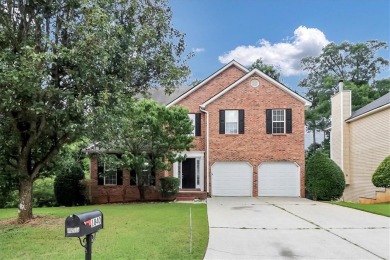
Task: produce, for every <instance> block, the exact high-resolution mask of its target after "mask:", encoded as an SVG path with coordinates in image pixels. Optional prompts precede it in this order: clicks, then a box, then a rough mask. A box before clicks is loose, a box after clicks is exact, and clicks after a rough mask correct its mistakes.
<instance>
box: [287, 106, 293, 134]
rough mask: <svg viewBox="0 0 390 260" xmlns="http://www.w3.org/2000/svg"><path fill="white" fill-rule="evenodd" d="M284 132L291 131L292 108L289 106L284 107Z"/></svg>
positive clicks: (288, 132) (289, 132)
mask: <svg viewBox="0 0 390 260" xmlns="http://www.w3.org/2000/svg"><path fill="white" fill-rule="evenodd" d="M286 133H287V134H291V133H292V110H291V108H289V109H286Z"/></svg>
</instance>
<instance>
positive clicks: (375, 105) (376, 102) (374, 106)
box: [347, 92, 390, 120]
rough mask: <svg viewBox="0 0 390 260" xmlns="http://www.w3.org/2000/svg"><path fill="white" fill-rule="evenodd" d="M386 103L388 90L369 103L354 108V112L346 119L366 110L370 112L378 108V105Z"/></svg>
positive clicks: (389, 102)
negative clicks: (356, 108)
mask: <svg viewBox="0 0 390 260" xmlns="http://www.w3.org/2000/svg"><path fill="white" fill-rule="evenodd" d="M387 104H390V92H389V93H387V94H386V95H384V96H382V97H380V98H378V99H376V100H374V101H372V102H371V103H369V104H367V105H365V106H364V107H362V108H360V109H358V110H356V111H355V112H353V113H352V115H351V117H350V118H348V119H347V120H350V119H353V118H355V117H358V116H361V115H363V114H365V113H367V112H370V111H372V110H374V109H377V108H380V107H382V106H385V105H387Z"/></svg>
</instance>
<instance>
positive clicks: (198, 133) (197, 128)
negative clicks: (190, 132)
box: [195, 113, 201, 136]
mask: <svg viewBox="0 0 390 260" xmlns="http://www.w3.org/2000/svg"><path fill="white" fill-rule="evenodd" d="M200 118H201V114H200V113H196V114H195V136H201V126H200Z"/></svg>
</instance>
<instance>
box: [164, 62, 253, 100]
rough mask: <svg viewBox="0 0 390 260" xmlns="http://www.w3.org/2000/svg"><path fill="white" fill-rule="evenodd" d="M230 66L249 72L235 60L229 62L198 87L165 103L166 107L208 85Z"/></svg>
mask: <svg viewBox="0 0 390 260" xmlns="http://www.w3.org/2000/svg"><path fill="white" fill-rule="evenodd" d="M231 66H236V67H237V68H239V69H240V70H242V71H244V72H245V73H247V72H249V70H248V69H247V68H246V67H244V66H243V65H241V64H240V63H238V62H237V61H235V60H232V61H231V62H229V63H228V64H226V65H225V66H223V67H222V68H221V69H219V70H218V71H216V72H214V73H213V74H212V75H210V76H209V77H208V78H206V79H205V80H203V81H202V82H201V83H199V84H198V85H196V86H194V87H192V88H191V89H188V91H186V92H184V93H182V94H181V95H179V96H177V97H176V98H174V99H173V100H172V101H170V102H169V103H167V107H170V106H173V105H175V104H176V103H178V102H179V101H180V100H182V99H184V98H185V97H187V96H188V95H189V94H191V93H192V92H194V91H195V90H197V89H199V88H201V87H202V86H203V85H205V84H206V83H208V82H209V81H210V80H212V79H213V78H215V77H216V76H217V75H218V74H220V73H221V72H223V71H224V70H226V69H228V68H230V67H231Z"/></svg>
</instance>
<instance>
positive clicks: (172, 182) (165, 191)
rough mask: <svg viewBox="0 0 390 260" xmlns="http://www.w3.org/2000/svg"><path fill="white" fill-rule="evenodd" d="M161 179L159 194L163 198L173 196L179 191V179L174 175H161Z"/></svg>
mask: <svg viewBox="0 0 390 260" xmlns="http://www.w3.org/2000/svg"><path fill="white" fill-rule="evenodd" d="M160 181H161V195H162V197H163V198H169V197H172V196H175V195H176V194H177V193H178V192H179V185H180V181H179V179H178V178H176V177H171V176H169V177H163V178H161V179H160Z"/></svg>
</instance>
